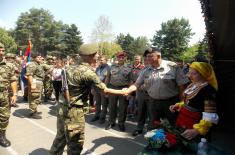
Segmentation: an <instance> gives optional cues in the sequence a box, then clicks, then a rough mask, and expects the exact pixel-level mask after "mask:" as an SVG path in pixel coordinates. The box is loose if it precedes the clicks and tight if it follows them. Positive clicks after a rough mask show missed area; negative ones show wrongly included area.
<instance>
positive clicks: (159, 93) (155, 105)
mask: <svg viewBox="0 0 235 155" xmlns="http://www.w3.org/2000/svg"><path fill="white" fill-rule="evenodd" d="M188 82H189V80H188V78H187V77H186V76H185V75H184V73H183V72H182V70H181V69H180V68H178V67H177V65H176V63H174V62H171V61H166V60H162V61H161V64H160V66H159V67H158V68H154V67H152V66H151V67H149V68H146V69H145V70H144V71H143V72H141V74H140V76H139V77H138V79H137V81H136V84H137V85H138V86H140V85H142V84H144V85H145V88H146V91H147V93H148V95H149V99H148V103H149V106H150V107H149V108H150V118H149V119H150V126H149V127H150V129H151V128H154V126H155V124H154V122H155V121H159V120H160V118H162V117H167V118H168V119H169V121H170V122H171V123H174V121H175V119H176V116H175V114H172V113H171V112H170V111H169V106H170V105H172V104H175V103H176V102H178V101H179V88H178V86H180V85H184V84H186V83H188Z"/></svg>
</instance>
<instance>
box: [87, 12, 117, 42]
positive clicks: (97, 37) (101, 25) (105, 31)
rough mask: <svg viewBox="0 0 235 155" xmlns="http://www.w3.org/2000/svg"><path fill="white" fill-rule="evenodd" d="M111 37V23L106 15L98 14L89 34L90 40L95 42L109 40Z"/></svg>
mask: <svg viewBox="0 0 235 155" xmlns="http://www.w3.org/2000/svg"><path fill="white" fill-rule="evenodd" d="M112 39H113V34H112V23H111V22H110V21H109V19H108V17H107V16H100V17H99V18H98V20H97V22H96V23H95V28H94V29H93V31H92V34H91V36H90V41H91V42H93V43H94V42H95V43H100V42H110V41H112Z"/></svg>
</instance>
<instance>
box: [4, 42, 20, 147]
mask: <svg viewBox="0 0 235 155" xmlns="http://www.w3.org/2000/svg"><path fill="white" fill-rule="evenodd" d="M4 51H5V48H4V45H3V44H2V43H0V145H1V146H3V147H8V146H10V145H11V143H10V141H9V140H8V139H6V128H7V125H8V123H9V118H10V113H11V111H10V103H9V100H8V96H9V94H8V86H9V85H11V89H12V92H13V96H12V97H11V101H10V102H11V103H15V102H16V98H17V83H16V81H17V78H16V77H15V75H14V66H13V65H12V64H10V63H7V62H6V60H5V59H3V55H4Z"/></svg>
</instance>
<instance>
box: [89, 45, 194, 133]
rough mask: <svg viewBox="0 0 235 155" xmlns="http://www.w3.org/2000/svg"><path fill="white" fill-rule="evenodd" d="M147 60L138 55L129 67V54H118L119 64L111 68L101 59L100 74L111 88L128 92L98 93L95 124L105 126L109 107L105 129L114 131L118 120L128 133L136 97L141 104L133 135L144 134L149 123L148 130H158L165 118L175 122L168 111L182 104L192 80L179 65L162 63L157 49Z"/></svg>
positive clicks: (149, 50)
mask: <svg viewBox="0 0 235 155" xmlns="http://www.w3.org/2000/svg"><path fill="white" fill-rule="evenodd" d="M143 57H144V65H142V64H141V57H140V56H139V55H135V56H134V64H133V65H129V64H127V63H126V58H127V55H126V53H125V52H118V53H117V54H116V60H117V62H116V63H114V64H112V65H111V66H108V65H107V64H105V65H104V63H103V62H102V61H103V59H104V58H103V57H101V59H100V60H101V63H100V66H98V67H97V69H96V74H97V75H98V76H99V77H100V79H101V80H102V81H103V82H105V84H106V85H107V86H108V87H109V88H112V89H118V90H125V93H126V94H124V95H123V94H122V95H112V94H109V95H108V96H107V95H105V94H100V93H99V92H98V91H95V92H96V93H95V96H96V98H95V99H96V113H95V116H94V117H93V119H92V120H91V121H92V122H94V121H96V120H98V119H99V123H101V124H102V123H104V119H105V115H104V114H106V113H107V107H108V111H109V119H108V123H107V125H106V127H105V129H106V130H108V129H110V128H114V127H115V125H116V118H117V117H118V127H119V130H120V131H125V121H126V116H127V110H128V108H129V107H128V104H129V106H130V104H131V103H130V102H128V99H129V100H130V99H131V98H132V99H133V98H134V104H137V127H136V130H134V131H133V133H132V135H133V136H136V135H138V134H141V133H142V132H143V129H144V125H145V123H147V124H148V127H147V128H148V130H151V129H153V128H155V126H156V124H155V122H157V121H160V118H163V117H167V118H168V119H169V121H170V122H171V123H174V121H175V119H176V116H175V114H172V113H171V112H170V111H169V110H168V108H169V106H170V105H172V104H175V103H176V102H178V101H180V99H181V94H182V92H183V90H184V89H185V87H186V84H187V83H188V82H189V79H188V78H187V77H186V75H185V73H184V72H183V70H182V69H181V68H180V66H178V65H177V64H176V63H175V62H171V61H167V60H162V58H161V52H160V50H158V49H156V48H148V49H147V50H146V51H145V52H144V55H143ZM105 62H106V61H105ZM128 87H129V88H128ZM97 94H99V95H97ZM97 96H98V97H97ZM127 96H128V97H127ZM101 105H102V106H101ZM107 105H108V106H107ZM101 107H102V108H101ZM147 118H148V120H149V121H148V122H146V119H147Z"/></svg>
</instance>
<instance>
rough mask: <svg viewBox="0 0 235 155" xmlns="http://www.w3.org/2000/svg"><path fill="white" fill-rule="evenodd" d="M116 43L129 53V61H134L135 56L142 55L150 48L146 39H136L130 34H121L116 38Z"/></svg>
mask: <svg viewBox="0 0 235 155" xmlns="http://www.w3.org/2000/svg"><path fill="white" fill-rule="evenodd" d="M116 43H117V44H119V45H120V46H121V47H122V49H123V50H124V51H126V52H127V53H128V57H129V59H132V58H133V56H134V55H135V54H139V55H142V54H143V53H144V51H145V50H146V49H147V47H148V46H149V43H148V39H147V38H146V37H137V38H136V39H135V38H134V37H132V36H131V35H130V34H129V33H128V34H127V35H126V36H125V35H124V34H122V33H120V34H119V35H118V36H117V38H116Z"/></svg>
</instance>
